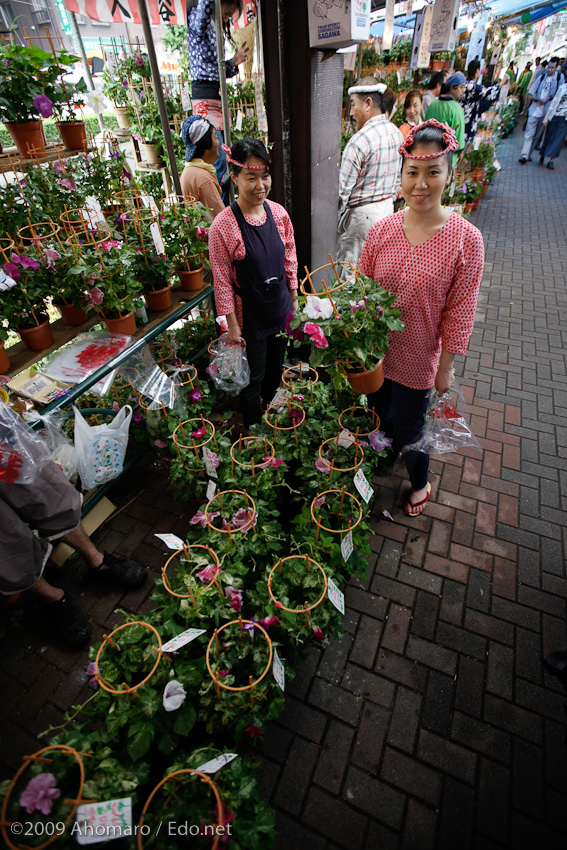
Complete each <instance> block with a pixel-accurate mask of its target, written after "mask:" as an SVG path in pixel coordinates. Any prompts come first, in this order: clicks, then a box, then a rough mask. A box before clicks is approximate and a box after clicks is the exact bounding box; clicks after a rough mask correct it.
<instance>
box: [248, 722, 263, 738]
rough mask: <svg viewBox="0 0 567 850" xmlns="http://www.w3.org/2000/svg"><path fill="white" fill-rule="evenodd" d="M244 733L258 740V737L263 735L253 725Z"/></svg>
mask: <svg viewBox="0 0 567 850" xmlns="http://www.w3.org/2000/svg"><path fill="white" fill-rule="evenodd" d="M244 731H245V732H247V733H248V735H250V737H251V738H259V737H260V735H263V734H264V733H263V732H262V730H261V729H258V727H257V726H256V724H255V723H251V724H250V726H247V727H246V729H245V730H244Z"/></svg>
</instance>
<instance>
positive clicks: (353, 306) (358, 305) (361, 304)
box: [348, 300, 366, 313]
mask: <svg viewBox="0 0 567 850" xmlns="http://www.w3.org/2000/svg"><path fill="white" fill-rule="evenodd" d="M348 303H349V307H350V312H351V313H356V312H357V311H358V310H362V311H363V312H364V310H366V301H364V300H362V301H349V302H348Z"/></svg>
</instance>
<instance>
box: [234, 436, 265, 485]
mask: <svg viewBox="0 0 567 850" xmlns="http://www.w3.org/2000/svg"><path fill="white" fill-rule="evenodd" d="M254 443H259V444H260V445H262V446H264V452H265V454H264V458H269V459H270V462H271V461H272V460H273V459H274V458H275V456H276V450H275V448H274V446H273V443H271V442H270V441H269V440H268V438H267V437H243V436H242V434H241V435H240V437H239V438H238V440H236V441H235V442H234V443H233V444H232V446H231V447H230V460H231V469H230V474H231V475H234V464H236V465H237V466H240V467H241V468H242V469H249V470H250V471H251V472H252V478H255V476H256V470H257V469H265V468H266V467H267V466H270V464H269V463H265V462H264V463H260V464H259V463H254V458H251V459H250V463H246V462H245V461H242V460H238V458H236V457H235V454H236V452H241V451H246V450H247V449H250V447H251V446H253V445H254ZM268 452H269V453H268Z"/></svg>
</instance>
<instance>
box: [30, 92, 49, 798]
mask: <svg viewBox="0 0 567 850" xmlns="http://www.w3.org/2000/svg"><path fill="white" fill-rule="evenodd" d="M33 105H34V106H35V108H36V109H37V111H38V112H39V114H40V115H41V117H42V118H51V116H52V115H53V103H52V101H51V100H49V98H48V97H47V96H46V95H45V94H38V95H37V97H34V99H33ZM49 811H51V809H50V810H49Z"/></svg>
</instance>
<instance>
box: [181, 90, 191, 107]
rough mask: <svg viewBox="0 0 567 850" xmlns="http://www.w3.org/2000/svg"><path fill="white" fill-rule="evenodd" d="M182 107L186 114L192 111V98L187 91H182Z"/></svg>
mask: <svg viewBox="0 0 567 850" xmlns="http://www.w3.org/2000/svg"><path fill="white" fill-rule="evenodd" d="M181 106H182V107H183V109H184V110H185V111H186V112H189V110H190V109H191V97H190V95H189V92H188V91H187V89H181Z"/></svg>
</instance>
